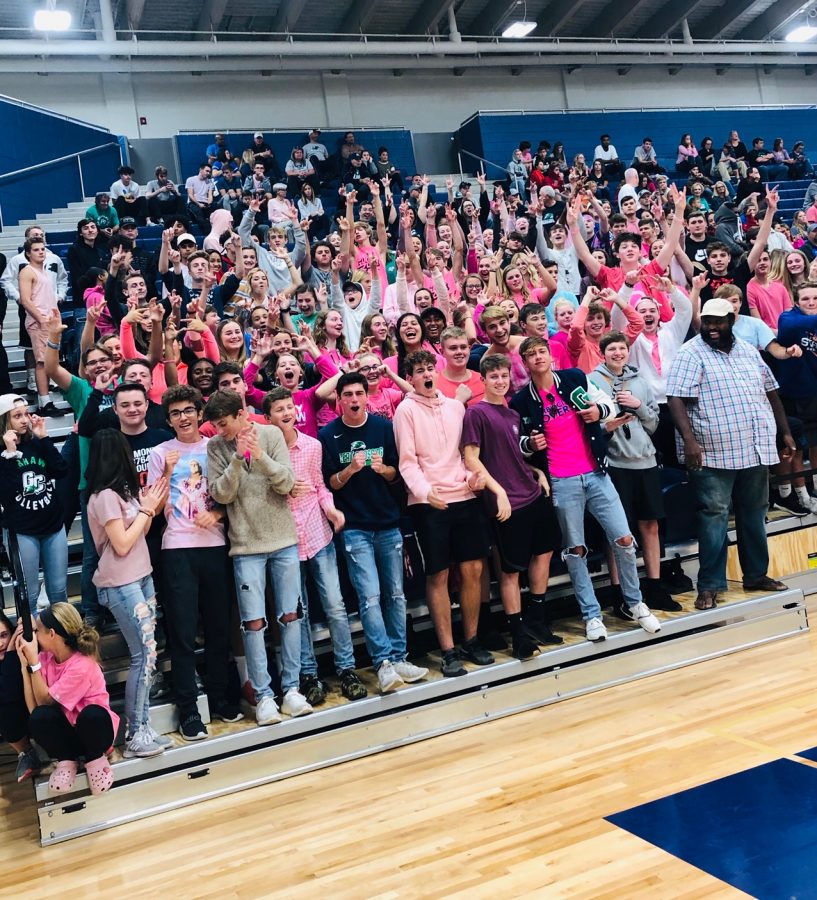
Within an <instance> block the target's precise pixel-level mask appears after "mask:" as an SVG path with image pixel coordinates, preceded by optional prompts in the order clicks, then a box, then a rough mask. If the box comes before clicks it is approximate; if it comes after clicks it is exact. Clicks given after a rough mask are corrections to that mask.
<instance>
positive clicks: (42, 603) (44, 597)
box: [37, 582, 51, 612]
mask: <svg viewBox="0 0 817 900" xmlns="http://www.w3.org/2000/svg"><path fill="white" fill-rule="evenodd" d="M49 606H51V601H50V600H49V599H48V594H47V593H46V591H45V582H43V583H42V585H40V593H39V594H38V595H37V612H42V611H43V610H44V609H48V607H49Z"/></svg>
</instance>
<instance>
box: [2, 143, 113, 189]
mask: <svg viewBox="0 0 817 900" xmlns="http://www.w3.org/2000/svg"><path fill="white" fill-rule="evenodd" d="M106 147H119V141H109V142H108V143H107V144H100V145H99V146H98V147H89V148H88V149H87V150H77V152H76V153H68V154H67V155H66V156H58V157H56V159H47V160H46V161H45V162H41V163H37V164H36V165H33V166H26V167H25V168H24V169H16V170H15V171H14V172H6V173H5V174H3V175H0V181H2V180H3V179H4V178H11V177H12V176H13V175H24V174H25V173H26V172H35V171H36V170H37V169H41V168H42V167H43V166H53V165H54V164H55V163H61V162H65V161H66V160H67V159H78V158H79V157H80V156H84V155H85V154H86V153H94V152H96V151H97V150H104V149H105V148H106ZM120 150H121V148H120ZM120 156H121V153H120Z"/></svg>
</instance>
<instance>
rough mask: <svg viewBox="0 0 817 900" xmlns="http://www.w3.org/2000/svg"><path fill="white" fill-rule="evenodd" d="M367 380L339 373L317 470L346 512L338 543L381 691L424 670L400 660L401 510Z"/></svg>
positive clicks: (387, 441)
mask: <svg viewBox="0 0 817 900" xmlns="http://www.w3.org/2000/svg"><path fill="white" fill-rule="evenodd" d="M368 390H369V386H368V382H367V381H366V378H365V377H364V376H363V375H361V374H359V373H358V372H352V373H347V374H345V375H342V376H341V378H340V380H339V381H338V386H337V395H338V404H339V406H340V409H341V415H340V417H339V418H337V419H335V420H334V421H332V422H330V423H329V424H328V425H326V426H325V427H324V428H322V429H321V431H320V433H319V435H318V437H319V439H320V442H321V444H322V446H323V475H324V479H325V480H326V483H327V485H328V486H329V488H330V489H331V490H332V491H333V492H334V494H335V504H336V506H337V507H338V509H339V510H340V511H341V512H342V513H343V515H344V517H345V519H346V527H345V528H344V530H343V532H342V535H341V539H340V540H341V546H342V547H343V553H344V556H345V557H346V562H347V565H348V569H349V575H350V577H351V579H352V584H353V585H354V589H355V593H356V594H357V599H358V604H359V607H360V620H361V622H362V624H363V633H364V636H365V638H366V647H367V648H368V651H369V656H370V657H371V659H372V663H373V665H374V667H375V670H376V671H377V679H378V682H379V684H380V690H381V692H382V693H384V694H385V693H388V692H389V691H393V690H395V689H396V688H398V687H400V686H401V685H402V684H403V683H404V682H414V681H419V680H420V679H422V678H425V676H426V675H427V674H428V669H423V668H420V667H418V666H414V665H412V664H411V663H410V662H408V661H407V660H406V597H405V594H404V593H403V536H402V535H401V533H400V528H399V527H398V526H399V524H400V510H399V508H398V506H397V503H396V502H395V499H394V495H393V494H392V491H391V489H390V487H389V485H390V484H391V483H392V482H393V481H394V480H395V479H396V478H397V474H398V473H397V465H398V456H397V447H396V446H395V442H394V431H393V428H392V424H391V422H389V421H388V420H387V419H382V418H380V416H372V415H369V414H368V413H367V412H366V398H367V395H368Z"/></svg>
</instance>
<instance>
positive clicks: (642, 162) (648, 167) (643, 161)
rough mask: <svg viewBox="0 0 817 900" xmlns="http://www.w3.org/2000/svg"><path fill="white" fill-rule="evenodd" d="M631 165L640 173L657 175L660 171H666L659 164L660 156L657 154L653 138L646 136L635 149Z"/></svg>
mask: <svg viewBox="0 0 817 900" xmlns="http://www.w3.org/2000/svg"><path fill="white" fill-rule="evenodd" d="M630 165H631V166H632V167H633V168H634V169H635V170H636V171H637V172H638V173H639V174H642V173H646V174H647V175H655V174H657V173H658V172H664V171H665V169H663V168H661V166H660V165H658V157H657V156H656V154H655V147H653V143H652V138H649V137H645V138H644V140H643V141H642V142H641V143H640V144H639V145H638V146H637V147H636V148H635V150H634V151H633V161H632V162H631V163H630Z"/></svg>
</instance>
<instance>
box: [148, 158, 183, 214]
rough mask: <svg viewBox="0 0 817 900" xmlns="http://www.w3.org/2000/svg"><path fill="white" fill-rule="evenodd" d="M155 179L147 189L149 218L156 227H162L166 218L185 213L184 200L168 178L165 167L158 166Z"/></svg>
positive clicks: (149, 183)
mask: <svg viewBox="0 0 817 900" xmlns="http://www.w3.org/2000/svg"><path fill="white" fill-rule="evenodd" d="M153 174H154V176H155V177H154V179H153V180H152V181H149V182H148V183H147V186H146V187H145V200H147V209H148V216H149V218H150V221H151V222H153V223H154V224H155V225H162V224H163V223H164V219H165V217H166V216H175V215H178V214H179V213H182V212H184V200H183V198H182V196H181V194H180V193H179V189H178V187H176V185H175V184H174V183H173V182H172V181H171V180H170V179H169V178H168V177H167V169H166V168H165V167H164V166H156V169H155V170H154V173H153Z"/></svg>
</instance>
